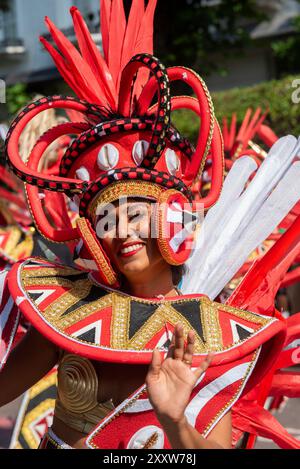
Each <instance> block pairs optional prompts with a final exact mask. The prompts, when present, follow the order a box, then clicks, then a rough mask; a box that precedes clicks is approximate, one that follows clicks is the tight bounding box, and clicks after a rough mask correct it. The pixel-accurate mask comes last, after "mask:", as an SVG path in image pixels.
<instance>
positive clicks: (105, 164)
mask: <svg viewBox="0 0 300 469" xmlns="http://www.w3.org/2000/svg"><path fill="white" fill-rule="evenodd" d="M118 161H119V150H118V149H117V148H116V147H115V146H114V145H112V144H111V143H107V144H105V145H103V147H102V148H101V150H100V151H99V153H98V158H97V163H98V166H99V168H100V169H102V170H104V171H108V170H109V169H113V168H115V167H116V166H117V164H118Z"/></svg>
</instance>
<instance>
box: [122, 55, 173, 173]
mask: <svg viewBox="0 0 300 469" xmlns="http://www.w3.org/2000/svg"><path fill="white" fill-rule="evenodd" d="M141 67H147V68H149V70H150V71H151V73H153V74H154V79H155V81H156V91H158V105H157V106H158V109H157V113H156V117H155V124H154V129H153V134H152V138H151V142H150V145H149V150H148V152H147V155H146V156H145V158H144V160H143V162H142V163H141V165H142V166H144V167H146V168H153V167H154V166H155V164H156V163H157V161H158V160H159V158H160V156H161V154H162V152H163V150H164V148H165V146H166V142H165V137H166V133H167V130H168V128H169V127H170V113H171V106H170V85H169V79H168V75H167V73H166V71H165V68H164V67H163V65H162V64H161V62H160V61H159V60H158V59H156V58H155V57H152V56H150V55H148V54H141V55H136V56H135V57H133V58H132V59H131V60H130V62H129V63H128V65H127V66H126V67H125V69H124V70H123V73H122V78H121V85H120V96H119V113H120V114H121V115H123V116H130V115H131V114H132V112H133V110H132V103H131V95H130V90H131V87H132V81H133V78H134V76H135V74H136V73H137V72H138V70H139V69H140V68H141Z"/></svg>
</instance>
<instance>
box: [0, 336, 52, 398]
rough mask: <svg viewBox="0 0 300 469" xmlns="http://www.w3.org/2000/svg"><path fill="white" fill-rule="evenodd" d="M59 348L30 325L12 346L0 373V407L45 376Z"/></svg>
mask: <svg viewBox="0 0 300 469" xmlns="http://www.w3.org/2000/svg"><path fill="white" fill-rule="evenodd" d="M58 352H59V349H58V348H57V347H56V346H55V345H54V344H52V343H51V342H49V341H48V340H47V339H45V338H44V337H43V336H42V335H41V334H40V333H38V332H37V331H36V330H35V329H33V328H30V329H29V331H28V332H27V333H26V335H25V336H24V337H23V339H22V340H21V341H20V343H19V344H18V345H17V346H16V347H15V348H14V349H13V351H12V352H11V354H10V356H9V357H8V360H7V362H6V364H5V366H4V368H3V370H2V371H1V373H0V407H1V406H3V405H5V404H7V403H9V402H11V401H13V400H14V399H16V398H17V397H18V396H20V395H21V394H23V393H24V392H25V391H27V390H28V389H29V388H30V387H31V386H33V384H35V383H37V382H38V381H39V380H40V379H41V378H42V377H43V376H45V375H46V374H47V373H48V372H49V371H50V370H51V369H52V368H53V366H55V365H56V363H57V361H58Z"/></svg>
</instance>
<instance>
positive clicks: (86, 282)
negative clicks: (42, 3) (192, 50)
mask: <svg viewBox="0 0 300 469" xmlns="http://www.w3.org/2000/svg"><path fill="white" fill-rule="evenodd" d="M112 5H113V4H111V2H106V1H104V2H102V13H103V15H102V35H103V47H104V51H105V54H106V57H105V59H106V60H105V61H104V59H103V58H102V56H101V55H100V52H99V51H98V49H97V48H96V46H95V44H94V43H93V41H92V39H91V37H90V35H89V33H88V31H87V28H86V25H85V23H84V21H83V19H82V17H81V16H80V14H79V12H78V10H77V9H76V8H72V9H71V13H72V15H73V20H74V26H75V30H76V33H77V37H78V43H79V46H80V49H81V52H82V55H80V54H79V53H78V51H77V50H76V49H75V48H74V46H73V45H72V44H71V43H69V42H68V40H67V39H66V38H65V37H64V36H63V35H62V33H61V32H60V31H59V30H57V28H56V27H55V25H53V24H52V23H51V22H50V20H48V19H47V24H48V27H49V29H50V32H51V34H52V36H53V39H54V41H55V42H56V45H57V47H58V48H59V51H60V54H58V52H57V51H56V50H55V49H54V48H53V46H51V45H50V44H49V43H47V41H45V40H44V39H43V40H42V41H43V43H44V45H45V46H46V48H47V49H48V51H49V52H50V54H51V55H52V57H53V58H54V60H55V62H56V64H57V66H58V67H59V70H60V72H61V73H62V75H63V76H64V78H65V79H66V80H67V82H68V83H69V84H70V85H71V86H72V87H73V89H74V91H75V92H76V93H77V95H78V98H79V99H78V98H64V97H61V96H54V97H52V98H42V99H40V100H38V101H36V102H35V103H34V104H32V105H30V106H28V107H27V108H26V109H25V110H24V111H23V112H22V113H21V114H20V116H19V117H18V118H17V119H16V120H15V122H14V123H13V124H12V126H11V130H10V134H9V138H8V142H7V154H8V158H9V161H10V164H11V166H12V168H13V169H14V171H15V172H16V174H17V175H18V176H19V177H20V178H22V179H23V180H24V181H26V183H27V195H28V202H29V205H30V208H31V211H32V215H33V217H34V219H35V223H36V226H37V228H38V229H39V230H40V232H41V233H42V234H43V235H44V236H45V237H46V238H48V239H51V240H52V241H55V242H65V243H70V242H74V240H79V243H78V246H77V249H76V253H75V262H76V264H77V265H78V266H79V267H80V268H81V269H84V270H78V269H74V268H71V267H70V266H62V265H59V264H51V263H49V262H45V261H43V260H41V259H29V260H27V261H25V262H24V263H22V264H19V265H16V266H15V267H14V268H13V269H12V271H11V272H10V273H9V274H8V275H7V276H6V277H4V278H3V279H2V283H3V285H4V290H5V291H7V290H6V288H7V289H8V290H9V293H10V295H11V296H12V298H13V300H14V302H15V305H16V306H17V307H18V308H19V309H20V310H21V312H22V313H23V314H24V315H25V316H26V318H27V319H28V320H29V321H30V322H31V324H32V326H33V328H32V329H31V331H30V332H29V334H28V335H27V336H26V337H25V339H24V340H23V342H22V343H21V344H20V345H19V346H18V347H17V348H16V349H15V350H14V351H13V352H12V354H11V356H10V357H9V359H8V361H7V364H6V367H4V369H3V372H2V375H1V377H0V380H1V384H2V383H5V386H1V395H2V396H3V397H2V398H1V401H0V403H1V404H5V403H6V402H8V401H10V400H11V399H13V398H15V397H17V396H18V395H19V394H21V393H22V392H24V391H25V390H26V389H28V388H29V387H30V386H31V385H32V384H33V383H35V382H36V381H37V380H38V379H40V378H41V377H42V376H44V375H45V374H46V373H47V372H48V371H49V370H50V369H51V368H52V367H53V366H54V365H55V364H56V363H57V362H59V370H58V399H57V402H56V407H55V417H54V422H53V427H52V430H50V431H49V433H48V434H47V435H46V436H45V438H44V440H43V441H42V443H41V448H48V447H60V448H65V447H69V446H71V447H73V448H82V447H85V445H87V446H88V447H90V448H170V447H172V448H230V447H231V417H230V409H231V407H232V405H233V404H234V403H235V402H236V401H237V400H238V399H239V398H240V396H241V395H242V394H244V393H246V392H247V391H248V390H250V389H251V388H252V387H253V386H254V385H255V384H256V383H257V382H259V380H260V378H261V376H262V375H263V374H264V373H266V371H267V370H268V369H269V368H270V366H271V365H272V363H273V361H274V359H275V356H276V354H277V353H278V351H279V350H281V347H282V344H283V341H284V328H283V326H282V324H281V323H280V322H279V321H277V320H275V319H274V318H270V319H268V318H266V317H262V316H258V315H255V314H252V313H250V312H245V311H241V310H238V309H235V308H232V307H229V306H225V305H219V304H217V303H214V302H211V301H210V300H209V299H208V298H207V297H205V296H204V295H201V292H200V294H197V295H186V296H184V295H181V293H180V291H179V290H178V289H177V281H178V278H175V277H178V271H179V269H180V266H182V265H184V263H185V262H186V260H187V259H188V258H189V256H190V253H191V251H192V245H193V237H194V229H195V226H196V223H197V218H196V217H195V210H193V208H195V207H193V202H192V196H191V191H190V189H189V187H191V185H192V184H193V182H194V181H195V180H196V179H197V178H198V177H199V176H200V175H201V171H202V169H203V164H204V162H205V159H206V157H207V155H208V152H210V154H211V158H212V160H213V181H212V189H211V192H210V193H209V194H208V195H207V197H206V198H205V199H203V200H202V204H203V206H204V208H205V209H208V208H209V207H210V206H211V205H212V204H214V203H215V201H216V200H217V199H218V196H219V194H220V191H221V187H222V180H223V178H222V174H223V172H222V171H223V163H222V157H223V154H222V142H221V137H220V132H219V127H218V125H217V123H216V120H215V118H214V114H213V106H212V102H211V99H210V96H209V93H208V90H207V88H206V86H205V84H204V83H203V81H202V80H201V79H200V77H198V76H197V75H196V74H194V73H193V72H192V71H190V70H188V69H183V68H180V67H179V68H176V69H175V68H174V69H171V70H168V73H167V71H166V69H165V68H164V67H163V65H162V64H161V63H160V62H159V61H158V59H156V58H154V57H152V56H151V55H149V54H148V53H147V54H141V53H140V51H141V48H142V50H143V52H144V51H147V52H150V50H151V47H150V45H149V37H151V35H152V16H153V13H154V9H155V1H150V2H149V3H148V6H147V8H146V10H145V11H143V10H139V14H138V16H136V14H137V11H136V7H137V4H136V3H134V5H133V7H132V11H131V13H130V15H131V16H130V17H129V20H128V26H127V28H126V20H125V16H124V22H123V21H120V14H121V16H122V14H123V13H122V8H121V12H120V11H119V10H118V11H117V10H115V9H114V8H113V6H112ZM133 16H134V18H135V20H136V21H138V26H139V27H137V30H136V31H135V30H133V29H132V25H133V24H134V23H135V24H136V22H133V21H132V20H133ZM114 24H121V25H123V26H124V30H122V31H121V29H122V28H123V26H122V27H120V30H119V29H118V31H116V30H115V29H114V28H113V27H112V26H113V25H114ZM136 26H137V25H136ZM109 31H114V34H115V35H116V36H114V37H110V38H109V41H108V36H109V34H110V33H109ZM137 31H138V33H137V34H136V32H137ZM137 53H138V54H137ZM135 54H137V55H135ZM131 56H134V57H132V59H131V60H129V62H128V59H130V57H131ZM116 57H119V59H120V60H119V61H118V64H116V61H115V58H116ZM127 62H128V64H127ZM126 64H127V65H126ZM125 65H126V66H125ZM142 68H146V72H147V71H148V72H149V71H151V74H152V75H153V77H152V78H151V79H150V80H149V81H148V73H144V71H142V70H141V69H142ZM74 78H75V80H74ZM178 79H182V80H183V81H185V83H188V84H189V85H190V86H191V87H192V88H193V90H194V91H195V93H196V95H197V98H198V100H195V99H193V98H186V97H180V98H173V99H172V100H171V97H170V87H169V81H170V80H171V81H173V80H178ZM141 90H143V91H142V93H141ZM156 92H158V103H157V104H156V105H155V106H152V107H151V104H152V101H153V97H154V96H155V94H156ZM171 102H172V105H173V108H175V109H176V108H178V107H184V106H186V107H188V108H190V109H192V110H194V111H195V112H196V113H197V114H199V115H200V116H201V129H200V135H199V140H198V143H197V147H196V149H194V148H193V147H192V145H191V144H190V143H189V142H187V141H186V140H185V139H184V138H183V137H181V136H180V134H179V132H178V131H177V130H176V129H175V128H174V127H173V126H172V125H171V123H170V112H171ZM50 107H51V108H62V107H67V108H68V109H72V110H73V116H75V117H76V120H78V122H74V123H67V124H62V125H59V126H57V127H55V128H53V129H50V130H49V131H48V132H47V133H46V134H44V135H43V136H42V137H41V138H40V139H39V141H38V142H37V143H36V145H35V146H34V148H33V150H32V152H31V154H30V155H29V158H28V162H27V165H25V164H24V163H23V161H22V158H21V157H20V155H19V148H18V144H19V138H20V135H21V134H22V131H23V129H24V127H25V126H26V124H27V123H28V122H29V121H30V119H31V118H33V117H34V116H35V115H37V114H38V113H39V112H42V111H44V110H46V109H48V108H50ZM82 114H84V119H83V118H82ZM64 134H71V135H77V138H75V139H74V141H73V142H72V144H71V145H70V147H69V148H68V150H67V152H66V153H65V155H64V156H63V158H62V159H61V163H60V172H59V175H57V174H53V175H52V177H51V178H49V176H48V175H47V174H44V173H43V172H41V171H39V162H40V160H41V158H42V157H43V154H44V152H45V151H46V150H47V148H48V146H49V145H51V143H52V142H53V141H54V140H55V139H57V138H58V137H60V136H61V135H64ZM38 188H39V189H38ZM39 191H45V193H44V194H45V195H44V196H43V197H40V195H39ZM49 191H54V192H57V193H58V194H57V201H58V202H59V201H60V211H61V219H62V220H63V221H64V222H65V227H64V228H63V229H57V228H55V227H54V226H53V224H50V223H49V220H48V219H47V216H46V215H45V211H44V207H45V206H46V205H47V194H48V193H49ZM61 193H65V194H66V195H68V196H70V197H72V198H73V202H74V203H77V204H78V206H79V215H80V218H79V219H78V220H77V223H76V227H73V226H72V225H71V223H70V220H69V219H68V215H67V212H66V210H65V207H66V204H65V198H64V196H63V195H62V194H61ZM124 196H125V197H127V199H126V200H125V201H124ZM61 226H62V224H61V225H60V228H61ZM174 275H175V277H174ZM3 298H5V299H7V294H6V293H5V294H4V295H3ZM3 301H4V299H3ZM10 301H11V300H10ZM3 306H4V305H3ZM16 306H15V307H14V308H13V310H12V313H11V316H12V317H15V318H16V320H17V308H16ZM4 309H5V308H4ZM4 309H3V311H4ZM14 315H15V316H14ZM12 323H13V320H12V319H11V324H12ZM37 331H38V332H37ZM12 336H13V328H11V330H10V331H9V332H8V333H7V338H6V342H5V343H6V344H7V345H6V348H7V350H6V352H5V354H6V356H7V355H8V351H9V348H10V347H11V342H12ZM42 336H43V337H42ZM170 342H171V343H170ZM36 350H39V352H40V351H42V353H38V354H37V353H36ZM166 352H168V356H167V358H165V354H166ZM210 352H213V354H214V355H213V356H212V354H211V353H210ZM25 356H26V366H24V364H23V357H25ZM33 365H34V366H33ZM149 365H150V366H149ZM16 373H17V374H18V381H17V382H16V380H15V376H16ZM7 383H9V384H7ZM144 383H146V384H144ZM4 389H5V390H4ZM125 429H126V430H125ZM86 435H89V436H88V439H87V440H86Z"/></svg>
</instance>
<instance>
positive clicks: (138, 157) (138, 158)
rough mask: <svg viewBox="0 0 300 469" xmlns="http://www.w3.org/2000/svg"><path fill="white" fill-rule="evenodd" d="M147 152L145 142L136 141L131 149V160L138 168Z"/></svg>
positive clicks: (147, 147)
mask: <svg viewBox="0 0 300 469" xmlns="http://www.w3.org/2000/svg"><path fill="white" fill-rule="evenodd" d="M148 150H149V142H147V140H138V141H137V142H135V144H134V147H133V149H132V158H133V161H134V162H135V164H136V165H137V166H140V165H141V163H142V162H143V159H144V158H145V156H146V155H147V153H148Z"/></svg>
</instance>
